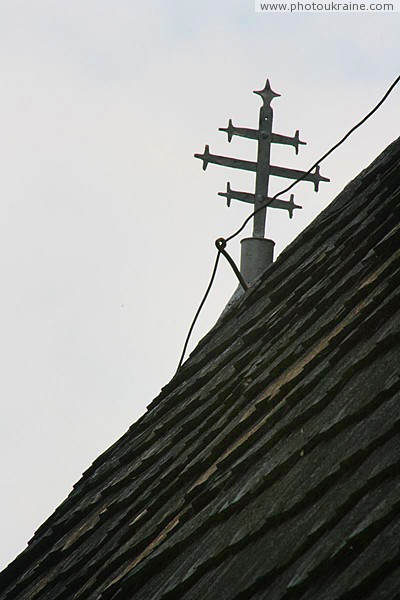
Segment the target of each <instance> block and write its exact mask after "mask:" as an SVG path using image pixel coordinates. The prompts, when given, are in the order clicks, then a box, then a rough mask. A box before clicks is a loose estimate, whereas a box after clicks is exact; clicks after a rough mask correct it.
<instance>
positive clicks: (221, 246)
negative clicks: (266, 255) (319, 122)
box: [177, 75, 400, 371]
mask: <svg viewBox="0 0 400 600" xmlns="http://www.w3.org/2000/svg"><path fill="white" fill-rule="evenodd" d="M399 81H400V75H399V76H398V77H397V78H396V79H395V80H394V82H393V83H392V85H391V86H390V87H389V88H388V89H387V91H386V92H385V94H384V95H383V96H382V98H381V99H380V100H379V102H378V104H376V106H374V108H373V109H372V110H370V112H369V113H367V114H366V115H365V117H363V118H362V119H361V121H359V122H358V123H357V124H356V125H354V127H352V128H351V129H350V130H349V131H348V132H347V133H346V134H345V135H344V136H343V137H342V138H341V139H340V140H339V141H338V142H337V143H336V144H335V145H334V146H332V148H330V150H328V151H327V152H325V154H324V155H323V156H321V158H320V159H319V160H317V162H316V163H314V164H313V165H312V167H310V168H309V169H308V171H306V172H304V173H303V175H302V176H301V177H299V178H298V179H296V180H295V181H293V182H292V183H291V184H290V185H289V186H288V187H286V188H284V189H283V190H282V191H280V192H278V193H277V194H275V196H273V197H272V198H269V199H268V201H267V202H264V203H263V204H262V205H261V206H259V207H258V208H257V209H256V210H254V211H253V212H252V213H251V214H250V215H249V216H248V217H246V219H245V220H244V221H243V223H242V225H241V226H240V227H239V229H238V230H237V231H235V232H234V233H232V235H230V236H228V237H227V238H223V237H221V238H218V239H217V240H216V241H215V245H216V247H217V250H218V253H217V256H216V258H215V263H214V268H213V270H212V274H211V278H210V281H209V284H208V286H207V289H206V291H205V294H204V296H203V298H202V301H201V302H200V305H199V308H198V309H197V311H196V314H195V316H194V318H193V321H192V324H191V325H190V328H189V331H188V334H187V336H186V340H185V343H184V346H183V351H182V354H181V358H180V360H179V364H178V368H177V371H178V369H179V368H180V367H181V366H182V363H183V360H184V358H185V354H186V350H187V347H188V344H189V340H190V337H191V335H192V332H193V329H194V326H195V325H196V321H197V319H198V318H199V315H200V313H201V311H202V308H203V306H204V304H205V302H206V300H207V298H208V295H209V293H210V291H211V288H212V286H213V283H214V280H215V277H216V274H217V269H218V263H219V259H220V256H221V254H223V255H224V256H225V258H226V259H227V261H228V262H229V264H230V265H231V267H232V269H233V271H234V273H235V275H236V277H237V278H238V280H239V282H240V284H241V285H242V287H243V288H244V289H245V290H246V289H247V288H248V286H247V283H246V282H245V281H244V279H243V277H242V275H241V273H240V271H239V269H238V268H237V266H236V264H235V261H234V260H233V258H232V257H231V256H230V255H229V254H228V252H227V250H226V245H227V243H228V242H230V241H231V240H233V239H234V238H235V237H237V236H238V235H239V233H241V232H242V231H243V229H244V228H245V227H246V225H247V223H248V222H249V221H250V220H251V219H252V218H253V217H254V215H256V214H257V213H258V212H260V211H261V210H264V208H266V207H268V206H269V205H270V204H271V202H272V201H273V200H275V199H276V198H278V196H281V195H282V194H285V193H286V192H288V191H289V190H291V189H293V188H294V186H295V185H297V184H298V183H299V182H300V181H302V180H303V179H304V178H305V177H307V175H309V174H310V173H311V171H312V170H313V169H315V167H317V166H318V165H319V164H321V163H322V162H323V161H324V160H325V159H326V158H328V156H330V155H331V154H332V152H334V151H335V150H336V149H337V148H339V146H341V145H342V144H343V143H344V142H345V141H346V140H347V139H348V138H349V137H350V136H351V134H352V133H354V131H356V129H358V128H359V127H361V126H362V125H364V123H365V122H366V121H368V119H369V118H370V117H372V115H373V114H374V113H375V112H376V111H377V110H378V109H379V108H380V107H381V106H382V104H383V103H384V102H385V100H386V99H387V97H388V96H389V94H390V93H391V92H392V91H393V89H394V88H395V87H396V85H397V84H398V83H399Z"/></svg>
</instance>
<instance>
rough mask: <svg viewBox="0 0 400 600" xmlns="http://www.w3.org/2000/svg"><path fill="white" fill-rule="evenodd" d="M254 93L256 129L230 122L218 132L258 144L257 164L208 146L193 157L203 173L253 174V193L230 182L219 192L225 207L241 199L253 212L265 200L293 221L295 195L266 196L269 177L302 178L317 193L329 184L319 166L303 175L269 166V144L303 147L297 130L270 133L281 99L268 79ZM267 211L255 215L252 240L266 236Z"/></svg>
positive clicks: (295, 206) (283, 168) (269, 205)
mask: <svg viewBox="0 0 400 600" xmlns="http://www.w3.org/2000/svg"><path fill="white" fill-rule="evenodd" d="M254 93H255V94H258V95H259V96H261V98H262V101H263V105H262V107H261V108H260V116H259V123H258V129H247V128H245V127H235V126H234V125H233V123H232V120H231V119H229V123H228V126H227V127H221V128H220V129H219V131H224V132H226V133H227V135H228V142H230V141H231V140H232V137H233V136H234V135H237V136H239V137H245V138H249V139H252V140H257V141H258V151H257V162H253V161H248V160H241V159H238V158H229V157H226V156H218V155H217V154H211V153H210V148H209V146H208V145H206V146H205V149H204V152H203V154H195V157H196V158H200V159H201V160H202V161H203V170H206V168H207V166H208V164H209V163H212V164H215V165H222V166H225V167H232V168H234V169H243V170H245V171H254V172H255V173H256V185H255V193H254V194H252V193H247V192H239V191H235V190H232V189H231V186H230V183H227V187H226V192H219V194H218V195H219V196H224V197H226V199H227V204H228V206H230V204H231V200H240V201H242V202H249V203H251V204H254V206H255V209H257V208H259V207H260V206H262V205H263V204H264V203H265V202H266V201H267V200H269V201H270V204H268V208H279V209H284V210H287V211H288V214H289V217H290V218H292V216H293V211H294V209H296V208H301V206H298V205H297V204H295V203H294V195H293V194H291V196H290V200H279V199H277V198H276V199H272V198H269V197H268V184H269V177H270V175H275V176H277V177H285V178H287V179H299V178H300V177H303V181H310V182H312V183H313V184H314V190H315V191H316V192H318V189H319V183H320V182H321V181H330V180H329V179H328V178H327V177H323V176H322V175H320V172H319V166H317V167H316V168H315V171H314V172H312V173H308V174H307V175H305V171H298V170H297V169H287V168H285V167H276V166H274V165H271V163H270V156H271V144H286V145H289V146H293V147H294V149H295V151H296V154H298V152H299V146H300V145H304V144H305V143H306V142H302V141H301V140H300V137H299V131H296V133H295V134H294V136H293V137H288V136H286V135H280V134H278V133H273V132H272V119H273V111H272V108H271V101H272V100H273V99H274V98H276V97H278V96H280V94H277V93H276V92H274V91H273V90H272V89H271V86H270V83H269V80H268V79H267V82H266V84H265V87H264V89H263V90H260V91H255V92H254ZM266 214H267V208H265V209H264V210H260V211H259V212H258V213H256V214H255V215H254V227H253V237H259V238H263V237H264V235H265V221H266Z"/></svg>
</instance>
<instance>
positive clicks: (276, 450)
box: [0, 138, 400, 600]
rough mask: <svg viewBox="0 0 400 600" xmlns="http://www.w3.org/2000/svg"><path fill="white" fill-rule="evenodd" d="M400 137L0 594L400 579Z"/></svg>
mask: <svg viewBox="0 0 400 600" xmlns="http://www.w3.org/2000/svg"><path fill="white" fill-rule="evenodd" d="M399 209H400V138H399V139H398V140H397V141H396V142H394V143H393V144H392V145H391V146H390V147H389V148H388V149H387V150H386V151H385V152H384V153H383V154H382V155H381V156H380V157H379V158H378V159H377V160H376V161H375V162H374V163H373V164H372V165H371V166H370V167H369V168H368V169H366V170H365V171H363V173H361V175H360V176H359V177H357V178H356V179H355V180H354V181H353V182H352V183H350V184H349V185H348V186H347V187H346V188H345V190H344V191H343V192H342V193H341V194H340V195H339V196H338V198H337V199H336V200H335V201H334V202H333V203H332V204H331V205H330V206H329V207H328V208H327V209H326V210H325V211H324V212H323V213H321V215H320V216H319V217H318V218H317V219H316V220H315V221H314V222H313V223H312V224H311V225H310V226H309V227H308V228H307V229H306V230H305V231H304V232H303V233H302V234H301V235H300V236H299V237H298V238H297V239H296V240H295V241H294V242H293V243H292V244H291V245H290V246H289V247H288V248H287V249H286V251H285V252H284V253H283V254H282V255H281V256H280V257H279V258H278V260H277V261H276V262H275V263H274V264H273V265H271V266H270V267H269V268H268V270H267V271H266V272H265V273H264V274H263V275H262V277H261V278H260V279H259V280H258V282H256V284H255V285H254V286H252V287H251V288H250V289H249V291H248V292H247V293H246V294H245V295H244V297H243V298H242V299H241V300H240V301H238V302H237V304H236V305H235V306H233V307H232V308H231V310H230V311H228V313H227V314H226V315H225V316H224V317H223V318H222V319H220V321H219V322H218V323H217V325H216V326H215V327H214V328H213V329H212V330H211V331H210V332H209V334H208V335H207V336H206V337H205V338H204V339H203V340H202V342H201V343H200V344H199V345H198V347H197V348H196V350H195V351H194V352H193V354H192V355H191V357H190V359H189V360H188V361H187V362H186V363H185V364H184V365H183V367H182V368H181V369H180V370H179V372H178V373H177V374H176V376H175V377H174V378H173V380H172V381H171V382H170V383H169V384H168V385H167V386H166V387H165V388H164V389H163V390H162V392H161V394H160V395H159V397H158V398H156V399H155V400H154V401H153V403H152V404H151V405H150V406H149V408H148V412H147V413H146V415H144V416H143V417H142V418H141V419H140V420H139V421H138V422H137V423H135V424H134V425H133V426H132V427H131V428H130V430H129V431H128V432H127V433H126V434H125V435H124V436H123V437H122V438H121V439H120V440H119V441H118V442H116V443H115V444H114V445H113V446H112V447H111V448H109V449H108V450H107V451H106V452H105V453H104V454H103V455H102V456H100V457H99V458H98V459H97V460H96V461H95V462H94V464H93V465H92V466H91V467H90V468H89V469H88V470H87V471H86V472H85V473H84V475H83V477H82V478H81V480H80V481H79V482H78V483H77V484H76V486H75V487H74V490H73V491H72V492H71V494H70V495H69V496H68V498H67V499H66V500H65V501H64V502H63V504H61V506H60V507H59V508H58V509H57V510H56V511H55V513H54V514H53V515H52V516H51V517H50V518H49V519H48V520H47V521H46V522H45V523H44V524H43V525H42V526H41V527H40V529H39V530H38V532H37V533H36V535H35V536H34V538H33V539H32V540H31V542H30V543H29V546H28V548H27V549H26V550H25V551H24V552H23V553H22V554H20V555H19V556H18V557H17V559H16V560H15V561H14V562H13V563H11V565H10V566H9V567H8V568H7V569H6V570H5V571H4V572H3V574H2V575H1V576H0V577H1V579H0V590H1V591H0V599H1V600H5V599H12V600H22V599H26V600H28V599H29V600H33V599H35V598H40V599H46V600H47V599H48V600H61V599H68V600H71V599H75V598H76V599H77V598H79V599H85V600H94V599H100V598H101V599H111V598H112V599H115V600H117V599H118V600H121V599H130V598H135V599H136V598H138V599H144V600H150V599H151V600H159V599H161V598H163V599H173V600H176V599H178V598H182V599H184V600H195V599H199V600H200V599H201V600H214V599H216V598H217V599H218V600H233V599H237V600H238V599H250V598H251V599H252V600H261V599H263V598H268V599H269V600H278V599H279V600H283V599H285V600H286V599H294V598H296V599H297V598H307V600H314V599H315V600H317V599H318V600H320V599H328V598H329V600H334V599H341V600H345V599H352V600H354V599H357V598H362V599H364V598H369V599H370V600H378V599H379V600H386V599H392V598H395V597H396V598H398V597H399V596H398V593H399V589H400V570H399V564H400V563H399V554H400V550H399V537H400V519H399V508H400V469H399V463H400V409H399V389H400V360H399V359H400V351H399V338H400V335H399V332H400V319H399V310H400V302H399V296H400V289H399V282H400V275H399V274H400V250H399V248H400V244H399V242H400V228H399Z"/></svg>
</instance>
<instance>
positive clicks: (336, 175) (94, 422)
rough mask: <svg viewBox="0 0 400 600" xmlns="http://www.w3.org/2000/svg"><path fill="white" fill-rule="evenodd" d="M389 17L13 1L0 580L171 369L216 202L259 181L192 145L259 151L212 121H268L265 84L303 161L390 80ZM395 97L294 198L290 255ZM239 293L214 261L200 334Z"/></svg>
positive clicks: (8, 17)
mask: <svg viewBox="0 0 400 600" xmlns="http://www.w3.org/2000/svg"><path fill="white" fill-rule="evenodd" d="M399 19H400V15H399V14H398V13H396V14H376V13H375V14H373V13H368V14H295V15H294V14H292V15H290V14H260V13H257V14H256V13H255V12H254V4H253V1H252V0H219V1H217V2H216V1H215V0H213V1H210V0H203V1H202V2H194V1H193V2H188V1H187V0H186V1H183V0H169V1H168V2H165V1H164V2H161V0H154V1H153V2H150V3H149V2H140V3H139V2H137V1H136V2H133V1H132V0H131V1H127V0H96V1H94V0H83V1H82V0H79V2H78V1H77V0H68V1H67V0H51V1H50V0H40V2H38V1H36V2H35V1H32V0H1V2H0V77H1V79H0V80H1V83H2V92H1V94H0V123H1V126H0V127H1V129H0V198H1V207H2V211H1V224H2V235H1V237H0V245H1V249H0V263H1V279H2V287H1V296H0V302H1V312H0V315H1V321H2V322H1V332H2V335H1V339H0V352H1V364H2V377H1V379H0V385H1V398H2V419H1V423H0V427H1V431H0V444H1V456H2V494H1V496H0V503H1V507H0V515H1V517H0V540H1V548H0V568H1V567H3V566H5V565H6V564H7V563H8V562H9V561H10V560H12V559H13V558H14V557H15V556H16V554H17V553H18V552H20V551H21V550H22V549H23V548H24V547H25V545H26V542H27V541H28V539H29V538H30V537H31V536H32V535H33V533H34V531H35V529H37V527H38V526H39V525H40V524H41V523H42V522H43V520H44V519H45V518H46V517H47V516H49V514H50V513H51V512H52V511H53V510H54V509H55V508H56V506H57V505H58V504H59V503H60V502H61V501H62V500H63V499H64V498H65V496H66V495H67V494H68V493H69V491H70V490H71V488H72V485H73V484H74V483H75V482H76V481H77V480H78V479H79V477H80V475H81V473H82V471H84V470H85V469H86V468H87V467H88V466H89V464H90V463H91V462H92V461H93V460H94V459H95V458H96V457H97V456H98V455H99V454H100V453H101V452H102V451H104V450H105V449H106V448H107V447H108V446H109V445H110V444H111V443H113V442H114V441H115V439H117V438H118V437H119V436H120V435H121V434H122V433H124V431H125V430H126V429H127V428H128V427H129V425H130V424H131V423H132V422H134V421H135V420H136V419H137V418H138V417H139V416H140V415H141V414H143V412H144V411H145V407H146V406H147V405H148V404H149V403H150V401H151V400H152V398H153V397H154V396H155V395H156V394H157V393H158V392H159V390H160V388H161V386H163V385H164V384H166V383H167V381H168V380H169V379H170V378H171V377H172V375H173V373H174V370H175V368H176V365H177V361H178V359H179V356H180V352H181V349H182V344H183V341H184V338H185V335H186V332H187V329H188V327H189V324H190V322H191V319H192V317H193V314H194V312H195V310H196V308H197V305H198V303H199V301H200V299H201V296H202V294H203V292H204V288H205V286H206V284H207V282H208V278H209V275H210V269H211V267H212V263H213V260H214V254H215V250H214V240H215V239H216V238H217V237H219V236H221V235H222V236H227V235H229V234H230V233H232V231H234V230H235V229H236V228H237V227H238V226H239V224H240V223H241V221H242V220H243V219H244V217H245V216H246V215H247V214H249V207H248V206H246V205H244V206H241V205H240V203H235V202H233V203H232V206H231V208H230V209H229V210H228V209H227V207H226V204H225V203H224V200H223V199H222V198H220V197H218V196H217V192H218V191H223V190H224V189H225V186H226V182H227V181H230V182H231V185H232V187H233V188H234V189H243V190H247V191H251V190H252V185H253V179H252V175H251V174H241V173H240V172H239V171H232V170H230V171H229V170H228V169H222V168H219V167H216V166H212V165H211V166H210V167H209V169H208V170H207V171H206V172H205V173H204V172H203V171H202V170H201V163H200V161H198V160H196V159H194V158H193V154H194V153H195V152H202V151H203V148H204V144H205V143H209V144H210V149H211V151H212V152H216V153H219V154H226V155H229V156H236V157H238V158H239V157H243V158H248V159H250V160H251V159H254V157H255V152H256V148H255V143H254V142H253V141H250V140H240V139H234V141H232V143H231V144H230V145H229V144H227V141H226V136H225V134H223V133H220V132H218V127H225V126H226V124H227V122H228V119H229V118H232V119H233V122H234V124H235V125H241V126H245V127H256V126H257V119H258V109H259V106H260V100H259V98H258V97H257V96H255V95H254V94H252V90H254V89H260V88H261V87H263V85H264V83H265V79H266V77H269V78H270V80H271V84H272V87H273V89H274V90H275V91H277V92H279V93H280V94H281V95H282V97H281V98H278V99H276V100H274V104H273V106H274V110H275V112H274V123H275V128H274V129H275V131H276V132H279V133H284V134H288V135H292V134H293V133H294V131H295V129H300V133H301V136H302V139H304V140H305V141H307V142H308V145H307V146H306V147H303V148H302V149H301V151H300V153H299V156H297V157H296V156H295V155H294V152H293V149H291V148H289V147H282V148H276V149H274V155H273V162H274V163H275V164H280V165H282V166H292V167H295V168H299V169H306V168H308V167H309V166H310V165H311V164H312V163H313V162H314V161H315V160H316V159H317V158H318V156H319V155H321V154H322V153H324V152H325V151H326V150H327V149H328V148H329V147H330V146H331V145H332V144H333V143H335V142H336V141H337V140H338V139H339V137H341V136H342V135H343V134H344V133H345V132H346V131H347V129H349V128H350V127H351V126H352V125H353V124H354V123H355V122H356V121H357V120H359V119H360V118H361V117H362V116H364V114H365V113H366V112H367V111H368V110H369V109H370V108H372V106H373V105H374V104H375V103H376V102H377V101H378V100H379V98H380V97H381V96H382V95H383V93H384V91H385V90H386V88H387V87H388V86H389V84H390V83H391V82H392V81H393V80H394V79H395V77H396V76H397V75H398V71H399V58H400V49H399V41H398V31H399ZM399 97H400V90H396V91H395V92H394V93H393V94H392V96H391V97H390V98H389V100H388V101H387V103H386V104H385V105H384V106H383V107H382V108H381V110H380V111H379V112H378V113H377V114H376V115H375V116H374V117H373V118H372V120H371V121H369V122H368V123H367V124H366V125H365V126H364V127H363V129H362V130H360V131H359V132H357V133H356V134H355V135H354V137H353V138H352V139H350V140H349V141H348V142H347V143H346V145H345V146H343V147H342V148H341V149H339V150H338V151H337V152H336V154H335V155H334V156H333V157H332V158H329V159H328V160H327V161H326V162H325V163H324V165H323V167H322V168H321V171H322V174H324V175H326V176H328V177H330V178H331V183H330V184H321V191H320V192H319V194H315V193H314V191H313V189H312V186H311V185H310V184H307V183H302V184H300V185H299V186H298V187H297V188H296V193H295V201H296V202H297V203H299V204H301V205H302V206H303V207H304V208H303V211H297V212H296V213H295V218H294V219H293V220H289V219H288V218H287V215H286V214H283V211H275V213H274V214H273V211H269V213H270V216H269V218H268V235H269V236H270V237H272V238H273V239H275V240H276V244H277V246H276V248H277V251H278V252H279V251H281V250H282V249H283V248H284V247H285V246H286V245H287V244H288V243H289V242H290V241H291V240H292V239H293V238H294V237H295V236H296V235H297V234H298V233H299V232H300V231H301V230H302V229H303V228H304V226H305V225H306V224H308V223H309V222H310V221H311V220H312V219H313V218H314V217H315V216H316V215H317V214H318V212H320V210H322V209H323V208H324V207H325V206H326V205H327V204H328V203H329V202H330V201H331V200H332V199H333V198H334V197H335V195H336V194H337V193H338V192H339V191H340V190H341V189H342V188H343V186H344V185H345V184H346V183H347V182H348V181H349V180H350V179H351V178H353V177H354V176H356V175H357V174H358V172H359V171H360V170H361V169H362V168H364V167H365V166H367V165H368V164H369V163H370V162H371V160H372V159H373V158H374V157H375V156H376V155H377V154H378V153H379V152H380V151H381V150H383V149H384V148H385V147H386V146H387V145H388V144H389V143H390V142H391V141H392V140H393V139H395V138H396V137H397V136H398V135H399V111H398V109H399ZM284 185H285V181H284V180H281V181H279V180H277V181H275V182H273V183H272V185H271V191H273V192H277V191H278V190H279V189H280V188H282V187H283V186H284ZM281 212H282V214H281ZM229 250H230V251H231V252H232V254H233V256H234V257H235V258H238V255H239V242H238V241H235V242H232V244H231V245H230V247H229ZM235 287H236V282H235V279H234V277H233V275H232V273H231V271H230V269H229V268H228V267H227V266H226V265H225V264H222V265H221V269H220V272H219V276H218V279H217V282H216V285H215V288H214V289H213V292H212V295H211V297H210V299H209V301H208V303H207V305H206V308H205V309H204V312H203V314H202V317H201V319H200V321H199V324H198V327H197V329H196V332H195V336H194V340H193V341H194V342H195V341H197V340H198V339H200V338H201V337H202V336H203V335H204V334H205V333H206V331H207V330H208V329H209V328H210V326H211V325H212V324H213V323H214V322H215V320H216V319H217V317H218V315H219V314H220V312H221V310H222V309H223V307H224V305H225V303H226V302H227V300H228V299H229V297H230V295H231V294H232V292H233V291H234V289H235Z"/></svg>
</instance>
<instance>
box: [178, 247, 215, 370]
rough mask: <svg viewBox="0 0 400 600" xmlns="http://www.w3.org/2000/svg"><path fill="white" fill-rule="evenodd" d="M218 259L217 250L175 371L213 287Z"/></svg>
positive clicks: (180, 363)
mask: <svg viewBox="0 0 400 600" xmlns="http://www.w3.org/2000/svg"><path fill="white" fill-rule="evenodd" d="M220 258H221V252H220V251H219V249H218V252H217V256H216V257H215V262H214V268H213V270H212V273H211V277H210V281H209V283H208V286H207V289H206V291H205V293H204V296H203V299H202V301H201V302H200V304H199V308H198V309H197V311H196V314H195V315H194V318H193V321H192V324H191V326H190V327H189V331H188V334H187V336H186V340H185V343H184V345H183V350H182V354H181V358H180V360H179V364H178V368H177V369H176V370H177V371H178V369H179V368H180V367H181V366H182V363H183V359H184V358H185V354H186V350H187V347H188V343H189V340H190V337H191V335H192V331H193V329H194V326H195V325H196V321H197V319H198V318H199V314H200V313H201V310H202V308H203V306H204V304H205V301H206V300H207V298H208V294H209V293H210V291H211V288H212V286H213V283H214V279H215V276H216V274H217V269H218V263H219V259H220Z"/></svg>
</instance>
